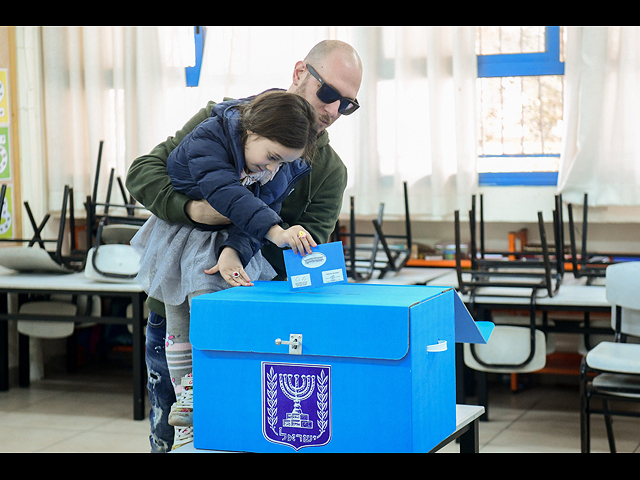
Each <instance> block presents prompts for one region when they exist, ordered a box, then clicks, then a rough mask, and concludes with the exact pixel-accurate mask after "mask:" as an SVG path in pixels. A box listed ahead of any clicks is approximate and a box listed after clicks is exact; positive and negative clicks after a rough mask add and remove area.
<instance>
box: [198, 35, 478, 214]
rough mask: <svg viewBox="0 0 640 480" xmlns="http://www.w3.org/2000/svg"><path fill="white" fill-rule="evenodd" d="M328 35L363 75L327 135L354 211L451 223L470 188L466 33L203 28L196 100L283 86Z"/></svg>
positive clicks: (472, 69)
mask: <svg viewBox="0 0 640 480" xmlns="http://www.w3.org/2000/svg"><path fill="white" fill-rule="evenodd" d="M325 38H335V39H339V40H343V41H346V42H348V43H350V44H351V45H353V46H354V47H355V48H356V50H357V51H358V53H359V55H360V57H361V59H362V62H363V66H364V76H363V82H362V86H361V88H360V92H359V94H358V101H359V102H360V104H361V105H362V107H361V108H360V110H358V111H357V112H356V113H355V114H353V115H351V116H348V117H342V118H341V119H340V120H339V121H338V122H336V123H335V124H334V125H332V126H331V127H330V129H329V135H330V138H331V145H332V146H333V147H334V149H335V150H336V151H337V152H338V154H339V155H340V156H341V158H342V160H343V161H344V163H345V164H346V165H347V168H348V171H349V183H348V186H347V190H346V192H345V198H344V202H343V209H342V211H343V213H348V212H349V197H350V196H354V197H355V200H356V202H355V203H356V212H357V213H358V214H361V215H375V214H376V213H377V211H378V207H379V204H380V202H384V203H385V217H386V216H387V215H390V216H393V215H402V214H403V213H404V203H403V197H402V188H403V187H402V185H403V182H404V181H407V182H408V185H409V193H410V208H411V214H412V217H413V218H415V219H422V218H434V219H441V218H452V216H453V211H454V210H455V209H456V208H463V209H467V208H468V206H469V204H470V203H469V202H470V195H471V193H473V192H474V191H475V189H476V188H477V175H476V170H475V159H476V152H475V149H476V144H477V142H476V136H475V135H476V117H475V111H476V109H475V105H476V103H475V92H476V83H475V82H476V75H477V62H476V56H475V28H474V27H446V28H445V27H209V28H208V30H207V41H206V45H205V53H204V62H203V67H202V74H201V81H200V85H201V87H199V88H200V94H201V95H204V97H201V102H202V103H203V105H204V102H206V100H209V99H213V100H216V99H221V98H223V97H224V96H230V97H239V96H246V95H251V94H254V93H258V92H260V91H262V90H265V89H267V88H271V87H282V88H288V87H289V86H290V85H291V78H292V74H293V67H294V64H295V62H296V61H298V60H302V59H304V57H305V55H306V54H307V52H308V51H309V50H310V49H311V47H312V46H313V45H315V44H316V43H317V42H318V41H320V40H322V39H325Z"/></svg>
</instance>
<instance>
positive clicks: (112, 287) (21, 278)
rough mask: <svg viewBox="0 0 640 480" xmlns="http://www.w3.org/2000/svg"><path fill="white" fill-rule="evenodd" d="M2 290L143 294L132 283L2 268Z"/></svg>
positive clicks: (0, 276)
mask: <svg viewBox="0 0 640 480" xmlns="http://www.w3.org/2000/svg"><path fill="white" fill-rule="evenodd" d="M0 288H1V289H3V290H16V291H17V290H24V289H28V290H59V291H66V290H70V289H71V290H78V291H85V292H105V291H106V292H123V293H127V292H128V293H133V292H141V291H142V289H141V288H140V286H139V285H138V284H137V283H136V282H134V281H132V282H98V281H96V280H92V279H90V278H87V277H85V275H84V272H76V273H24V272H15V271H12V270H8V269H6V268H0Z"/></svg>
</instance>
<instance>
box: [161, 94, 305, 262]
mask: <svg viewBox="0 0 640 480" xmlns="http://www.w3.org/2000/svg"><path fill="white" fill-rule="evenodd" d="M249 100H251V98H246V99H241V100H230V101H226V102H222V103H219V104H217V105H216V106H215V107H214V108H213V110H212V111H211V116H210V117H209V118H207V119H206V120H204V121H203V122H202V123H200V125H198V126H197V127H196V128H195V129H194V130H193V131H192V132H191V133H189V134H188V135H187V136H186V137H185V138H184V139H183V140H182V142H180V144H179V145H178V147H176V148H175V149H174V150H173V152H171V154H170V155H169V158H168V159H167V172H168V173H169V176H170V177H171V184H172V185H173V187H174V189H175V190H177V191H179V192H182V193H184V194H185V195H187V196H188V197H190V198H193V199H205V200H207V201H208V202H209V203H210V204H211V206H213V208H215V209H216V210H217V211H218V212H219V213H220V214H222V215H224V216H225V217H227V218H228V219H229V220H231V222H232V224H233V225H230V226H229V225H222V226H217V227H211V226H207V227H206V228H208V229H210V230H220V229H223V228H228V229H229V238H228V239H227V240H226V241H225V243H224V245H223V247H225V246H229V247H232V248H234V249H235V250H236V251H237V252H238V254H239V256H240V259H241V260H242V264H243V265H245V266H246V265H247V264H248V263H249V260H251V257H253V255H255V253H256V252H257V251H258V250H259V249H260V248H261V246H262V245H263V243H265V242H266V240H265V239H264V237H265V235H266V234H267V232H268V231H269V229H270V228H271V227H273V226H274V225H278V224H280V223H282V220H281V219H280V216H279V215H278V213H279V212H280V207H281V205H282V201H283V200H284V199H285V198H286V197H287V196H288V195H289V194H290V193H291V192H292V191H293V188H294V185H295V183H296V182H298V181H299V180H300V179H302V178H304V177H305V176H306V175H308V174H309V172H310V171H311V167H310V166H309V165H308V164H307V163H306V162H305V161H303V160H300V159H298V160H296V161H294V162H292V163H288V164H285V165H283V166H282V167H281V168H280V171H279V172H278V173H277V174H276V176H275V177H274V178H273V180H271V181H270V182H267V183H265V184H264V185H259V184H254V185H253V186H252V187H251V189H249V188H247V187H245V186H243V185H242V184H241V183H240V174H241V172H242V170H243V168H244V149H243V147H242V142H241V137H242V132H241V127H240V113H239V111H238V109H237V108H235V107H236V106H238V105H239V104H241V103H244V102H247V101H249ZM203 227H204V226H203ZM219 253H220V252H218V254H219Z"/></svg>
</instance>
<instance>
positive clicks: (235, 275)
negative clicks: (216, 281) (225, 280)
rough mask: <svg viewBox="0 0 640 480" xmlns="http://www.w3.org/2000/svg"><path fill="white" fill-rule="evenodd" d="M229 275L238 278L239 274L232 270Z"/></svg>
mask: <svg viewBox="0 0 640 480" xmlns="http://www.w3.org/2000/svg"><path fill="white" fill-rule="evenodd" d="M231 276H232V277H233V278H238V277H239V276H240V274H239V273H238V272H233V273H232V274H231Z"/></svg>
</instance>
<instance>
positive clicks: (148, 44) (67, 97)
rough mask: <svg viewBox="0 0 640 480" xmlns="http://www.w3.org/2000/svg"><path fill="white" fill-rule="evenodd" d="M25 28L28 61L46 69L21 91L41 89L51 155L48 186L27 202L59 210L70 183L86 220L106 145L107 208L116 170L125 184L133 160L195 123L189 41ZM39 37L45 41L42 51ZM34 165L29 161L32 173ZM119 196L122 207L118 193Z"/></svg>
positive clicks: (149, 32) (151, 33) (154, 34)
mask: <svg viewBox="0 0 640 480" xmlns="http://www.w3.org/2000/svg"><path fill="white" fill-rule="evenodd" d="M21 28H22V30H23V31H22V32H21V34H22V37H24V38H25V45H24V52H25V53H24V56H25V57H26V59H27V61H29V60H30V59H33V58H34V57H38V59H39V61H40V65H41V67H40V68H41V79H42V81H41V85H39V81H40V79H39V78H36V76H35V75H28V76H26V77H27V78H23V80H24V82H21V85H24V86H25V87H27V86H29V88H34V89H35V88H40V89H41V91H42V110H41V111H42V112H44V115H43V118H42V119H41V121H42V134H43V135H44V137H45V141H44V145H45V147H44V149H45V151H46V155H45V157H46V163H45V165H44V171H45V172H46V173H45V186H44V188H43V189H42V190H38V191H36V190H31V191H29V192H28V193H29V196H30V197H31V198H25V200H29V202H30V203H32V202H33V203H34V204H36V205H38V204H40V203H41V204H42V205H43V206H44V208H45V209H46V211H56V210H59V209H60V206H61V203H62V194H63V192H64V186H65V185H69V186H71V187H73V189H74V199H75V208H76V211H77V215H82V213H83V211H84V210H82V209H83V202H84V201H85V199H86V197H87V196H88V195H91V194H92V191H93V183H94V179H95V176H96V163H97V157H98V150H99V145H100V141H101V140H103V141H104V146H103V151H102V161H101V169H100V172H99V188H98V201H99V202H104V201H105V199H106V189H107V182H108V177H109V173H110V171H111V169H112V168H113V169H115V175H116V176H120V177H121V178H122V179H123V180H124V177H125V175H126V171H127V169H128V167H129V165H130V164H131V161H132V160H133V159H135V158H136V157H137V156H139V155H140V154H142V153H146V152H148V151H149V150H150V149H151V148H152V147H153V146H155V145H156V144H158V143H159V142H160V141H162V140H164V138H166V137H167V136H169V135H170V134H172V133H173V132H175V130H176V128H177V126H179V125H182V123H184V121H186V119H188V116H185V114H183V113H182V110H183V109H184V108H185V104H186V103H188V101H189V99H188V95H189V92H188V90H187V89H186V88H185V70H184V67H185V66H186V63H185V59H184V58H183V55H182V53H181V52H183V51H184V48H181V47H182V45H183V44H184V41H185V37H184V36H182V35H179V32H180V30H179V29H176V28H175V27H21ZM183 28H186V27H183ZM33 38H39V39H41V48H40V47H39V45H36V44H35V43H34V40H33ZM29 39H31V40H29ZM22 133H23V132H21V136H22ZM33 133H36V132H35V131H34V132H33ZM27 141H28V140H27ZM28 162H29V159H28V158H25V159H24V161H23V162H22V163H27V167H26V168H29V165H28ZM42 167H43V165H40V168H41V169H42ZM23 168H24V167H23ZM23 183H24V182H23ZM113 195H114V196H112V200H116V201H120V199H121V196H120V193H119V190H116V191H115V192H114V193H113ZM38 197H39V198H38ZM78 210H80V211H79V212H78Z"/></svg>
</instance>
